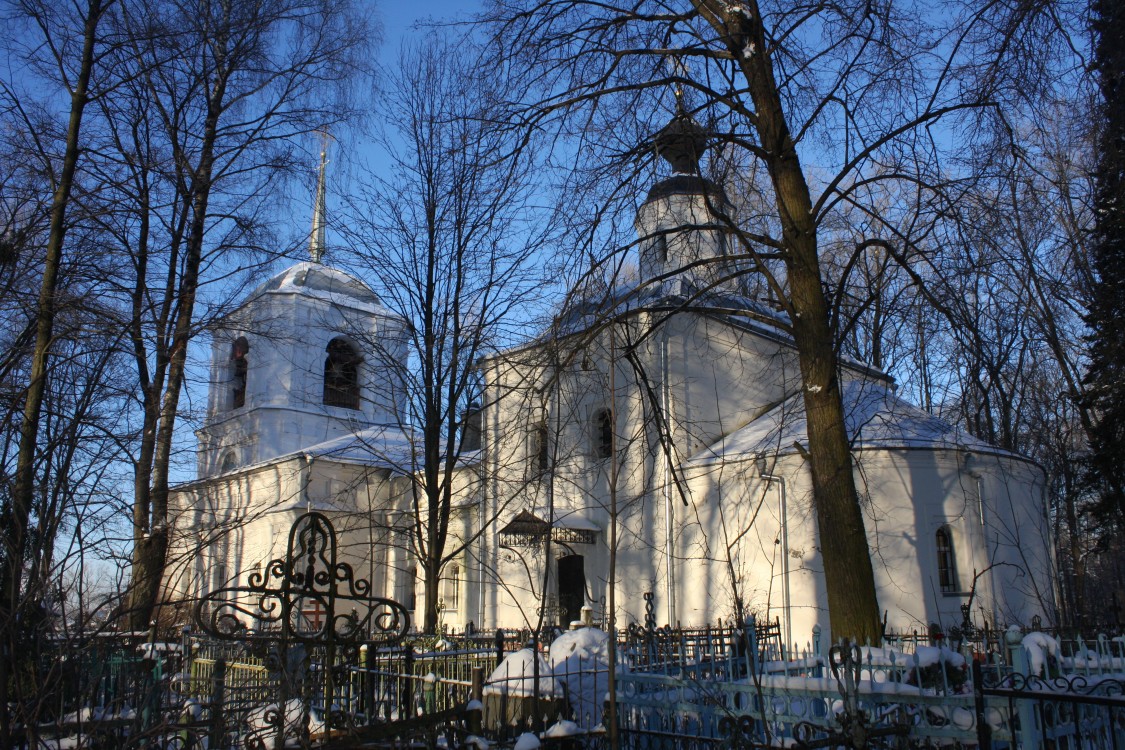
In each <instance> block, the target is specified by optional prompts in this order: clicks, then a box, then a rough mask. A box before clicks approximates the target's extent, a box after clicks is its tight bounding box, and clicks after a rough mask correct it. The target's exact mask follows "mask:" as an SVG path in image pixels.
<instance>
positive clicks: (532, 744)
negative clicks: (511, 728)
mask: <svg viewBox="0 0 1125 750" xmlns="http://www.w3.org/2000/svg"><path fill="white" fill-rule="evenodd" d="M512 750H539V738H538V737H536V736H535V735H534V734H532V733H531V732H524V733H523V734H521V735H520V736H519V739H517V740H516V746H515V747H514V748H512Z"/></svg>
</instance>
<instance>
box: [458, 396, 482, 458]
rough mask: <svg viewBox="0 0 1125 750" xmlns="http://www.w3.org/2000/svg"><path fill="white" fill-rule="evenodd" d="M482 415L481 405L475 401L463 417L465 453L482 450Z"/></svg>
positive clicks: (462, 435)
mask: <svg viewBox="0 0 1125 750" xmlns="http://www.w3.org/2000/svg"><path fill="white" fill-rule="evenodd" d="M482 416H483V415H482V414H481V409H480V404H478V403H477V402H476V401H473V402H471V403H470V404H469V408H467V409H466V410H465V413H464V415H462V417H461V430H462V434H461V450H463V451H478V450H480V445H481V443H480V438H481V435H480V433H481V417H482Z"/></svg>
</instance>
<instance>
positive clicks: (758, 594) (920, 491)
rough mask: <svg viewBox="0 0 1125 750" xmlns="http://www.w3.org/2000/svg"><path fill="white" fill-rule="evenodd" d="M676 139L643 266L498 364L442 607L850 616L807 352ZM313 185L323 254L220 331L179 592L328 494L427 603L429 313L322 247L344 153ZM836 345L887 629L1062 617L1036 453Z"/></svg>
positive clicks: (177, 501)
mask: <svg viewBox="0 0 1125 750" xmlns="http://www.w3.org/2000/svg"><path fill="white" fill-rule="evenodd" d="M669 160H670V161H672V162H673V164H674V166H678V167H679V170H678V171H677V173H675V174H673V176H671V177H669V178H667V179H664V180H662V181H659V182H657V183H656V184H655V185H653V186H652V187H651V189H650V190H649V192H648V195H647V197H646V198H645V200H644V201H643V202H642V203H641V205H640V208H639V209H638V211H637V215H636V221H635V227H636V231H637V238H638V239H637V242H636V250H635V251H633V252H635V253H637V257H636V258H635V261H636V263H637V265H638V266H639V269H640V273H639V278H640V279H641V280H642V281H640V282H631V283H629V284H623V285H619V286H617V287H615V288H613V289H610V290H609V291H607V292H605V293H604V294H603V295H602V296H600V298H599V299H597V300H593V299H591V300H588V303H587V304H586V306H585V307H583V305H581V304H579V305H576V306H572V307H571V308H570V311H569V313H567V315H566V316H565V317H564V318H563V319H561V320H558V321H556V325H555V326H553V327H552V330H550V331H548V332H544V334H543V335H542V336H540V337H539V338H537V339H535V340H533V341H530V342H528V343H527V344H525V345H524V346H522V347H517V348H515V349H512V350H508V351H504V352H500V353H498V354H495V355H493V356H491V357H488V358H486V359H485V360H483V361H481V362H480V363H479V368H480V376H481V381H482V383H483V386H482V392H481V393H480V398H479V403H480V404H481V406H480V408H479V411H478V412H476V413H474V414H472V415H471V419H469V420H468V421H469V422H471V424H472V427H473V435H472V438H471V439H472V440H473V441H474V444H473V445H471V446H469V447H470V448H472V449H473V450H469V451H466V452H464V455H463V456H462V459H461V463H462V466H461V468H460V470H459V477H458V482H459V483H458V487H457V493H456V502H455V504H454V508H453V511H452V512H453V518H452V520H451V536H452V539H451V540H450V545H453V546H455V547H458V548H463V549H462V551H461V552H460V553H459V554H458V555H457V556H456V558H455V559H454V560H452V561H450V562H449V563H448V564H447V565H446V566H445V568H444V571H443V579H442V582H441V591H440V592H439V595H440V599H441V624H442V625H443V626H446V627H449V628H453V629H461V628H465V627H469V626H472V627H475V628H478V629H487V628H495V627H528V626H535V625H536V624H537V623H538V622H539V621H540V618H542V620H543V623H544V624H547V625H554V624H562V625H565V624H567V623H568V622H570V621H572V620H574V619H578V618H579V616H580V614H581V610H582V608H583V607H586V606H588V607H591V608H592V609H593V610H594V611H595V613H598V614H601V615H604V613H605V608H606V607H607V606H608V604H607V603H608V602H609V601H611V599H612V600H613V601H614V602H615V603H616V615H617V623H618V624H619V626H624V625H627V624H629V623H631V622H643V620H644V617H645V603H646V602H645V598H644V596H643V595H644V594H645V593H646V592H651V601H652V604H653V605H654V607H655V616H656V619H657V623H658V624H661V625H663V624H669V623H671V624H674V623H680V624H683V625H699V624H704V623H713V622H715V621H716V620H718V619H719V618H722V619H724V620H728V619H729V618H731V617H732V616H734V615H735V613H736V611H737V610H738V608H739V606H741V607H742V609H743V611H744V612H747V613H753V614H754V615H755V616H756V617H757V618H758V620H759V621H762V620H768V621H771V622H773V621H777V622H779V623H780V626H781V632H782V636H783V638H784V639H785V640H786V642H788V643H791V644H793V643H795V644H804V643H806V642H807V641H808V640H809V639H810V637H811V633H812V630H813V627H814V626H819V627H820V628H821V629H822V632H823V633H824V634H825V637H828V635H829V618H828V612H827V607H826V604H825V602H826V595H825V591H824V575H823V563H822V559H821V555H820V551H819V543H818V538H817V536H818V535H817V525H816V521H815V518H814V516H813V511H812V508H811V498H812V492H811V487H810V475H809V471H808V468H807V467H806V466H805V463H804V458H803V456H802V453H803V447H804V446H805V445H806V444H807V436H806V432H805V421H804V414H803V403H802V396H801V382H800V376H799V369H798V366H797V354H796V350H795V348H794V345H793V342H792V340H791V338H790V336H789V334H788V333H787V332H786V325H785V323H786V321H785V319H784V316H783V315H781V314H780V313H778V312H776V311H775V310H774V309H772V308H771V307H769V306H766V305H763V304H761V303H759V302H756V301H753V300H752V299H750V298H748V297H747V296H745V295H744V294H743V293H742V292H741V289H742V288H743V287H742V284H741V282H740V280H739V277H740V274H739V273H738V272H737V271H738V269H737V268H736V267H735V266H734V264H733V262H729V261H727V260H726V256H727V252H728V249H727V248H728V240H729V233H728V227H729V221H728V220H725V219H724V218H723V217H725V216H729V215H730V212H731V211H732V210H733V209H732V207H731V205H730V204H729V202H728V201H727V198H726V196H725V195H724V192H723V189H722V188H721V187H720V186H719V185H717V184H715V183H713V182H710V181H708V180H706V179H704V178H701V177H699V176H696V175H694V174H690V173H682V172H691V171H696V170H689V169H683V164H682V159H680V160H679V161H680V162H681V163H679V164H677V160H676V159H674V158H670V159H669ZM691 161H692V162H694V159H692V160H691ZM317 206H318V208H317V210H316V211H315V214H316V216H317V218H316V219H314V232H313V240H312V243H311V245H312V251H313V253H312V255H313V259H312V260H311V261H310V262H305V263H299V264H297V265H294V266H292V267H290V268H287V269H285V270H284V271H282V272H281V273H279V274H277V275H276V276H274V277H273V278H271V279H269V280H267V281H265V282H264V283H263V284H261V285H260V286H259V287H258V288H257V289H256V290H254V291H253V292H252V293H251V294H250V295H249V296H248V297H247V298H246V299H245V300H244V301H243V302H242V303H241V305H240V306H239V307H238V308H237V309H235V310H234V311H233V312H232V313H231V314H230V315H229V316H227V318H226V319H225V321H224V322H223V325H222V326H220V328H219V329H218V330H216V331H215V333H214V336H213V343H212V364H211V388H210V395H209V399H208V407H207V416H206V421H205V423H204V425H203V426H202V428H201V429H200V430H199V431H198V432H197V437H198V441H199V442H198V478H197V479H195V480H194V481H191V482H188V483H185V484H183V485H180V486H178V487H176V488H174V495H173V507H174V508H176V511H175V512H176V518H175V532H174V540H175V541H174V549H173V552H172V555H171V563H170V568H169V573H168V582H167V587H166V588H167V597H168V599H169V600H172V601H175V600H180V601H191V600H197V599H198V598H199V597H202V596H205V595H206V594H208V593H209V592H211V591H214V590H217V589H219V588H223V587H224V586H229V585H231V584H232V583H237V582H239V581H240V580H242V579H245V578H246V577H247V576H249V575H250V574H252V573H253V572H255V571H260V570H261V569H262V566H263V565H265V564H266V563H267V562H268V561H269V560H270V559H273V558H277V557H283V556H284V552H285V545H286V541H287V534H288V530H289V527H290V525H291V524H292V522H293V521H294V519H295V518H296V517H297V516H298V515H299V514H301V513H303V512H305V511H306V510H308V509H314V510H319V511H321V512H323V513H325V514H326V515H328V516H329V517H330V518H331V519H332V521H333V523H334V524H335V526H336V528H337V530H338V532H339V534H340V539H341V545H342V549H343V550H344V552H343V553H342V554H343V555H344V561H346V562H349V563H350V564H351V565H352V567H353V568H354V569H355V572H356V575H357V576H360V577H363V578H367V579H368V580H370V582H371V584H372V587H373V593H375V594H376V595H379V596H385V597H389V598H393V599H395V600H397V601H399V602H401V603H403V604H405V606H406V607H407V609H415V610H416V612H417V615H418V617H417V620H418V621H420V619H421V617H420V616H421V607H422V606H423V605H422V601H423V592H422V583H421V579H420V577H419V572H418V571H419V568H418V565H417V564H416V562H415V561H414V559H413V553H412V552H411V546H410V544H409V539H410V537H409V533H410V532H409V529H410V526H411V523H412V521H411V519H412V516H411V513H410V506H409V501H408V498H409V497H410V492H409V487H410V483H411V482H412V481H414V477H413V473H414V468H415V467H416V466H417V465H418V463H419V460H420V459H418V458H417V457H416V456H415V455H414V454H413V451H414V450H415V446H414V440H413V435H412V431H411V429H410V426H409V425H407V424H406V423H405V418H404V409H403V408H402V401H401V400H402V392H401V391H402V389H401V387H400V383H399V382H398V380H399V378H398V376H397V375H396V369H395V368H392V367H387V366H385V364H384V363H386V362H387V361H388V357H389V358H390V359H391V360H393V361H399V362H404V361H407V359H408V357H409V352H408V348H407V334H408V332H409V328H408V326H409V323H408V322H407V321H406V320H404V319H403V318H402V317H400V316H398V315H396V314H395V313H394V312H392V311H391V310H389V309H387V308H386V307H385V306H384V305H383V304H382V303H381V301H380V299H379V298H378V296H377V295H376V294H375V293H374V292H373V291H372V290H371V289H370V288H369V287H368V286H367V285H366V284H364V283H363V282H362V281H361V280H359V279H357V278H355V277H353V276H350V275H348V274H347V273H344V272H342V271H340V270H337V269H334V268H331V267H330V266H328V265H326V264H324V263H322V262H321V258H320V252H321V249H322V248H323V246H324V239H323V226H322V225H321V224H320V218H319V217H320V216H321V215H322V209H323V166H322V174H321V185H320V186H319V189H318V200H317ZM376 348H377V349H378V350H379V351H378V355H376V354H375V352H374V351H373V349H376ZM842 368H843V369H842V373H841V380H842V391H843V396H844V402H845V403H844V406H845V412H846V413H847V415H848V418H847V428H848V430H849V434H850V435H851V438H852V447H853V455H854V462H855V479H856V484H857V486H858V488H859V491H860V494H861V497H862V502H863V510H864V520H865V525H866V533H867V537H868V545H869V548H870V550H871V554H872V562H873V566H874V570H875V576H876V583H877V591H878V597H879V606H880V609H881V610H884V611H885V612H886V617H887V627H888V629H889V630H893V631H910V630H925V629H926V628H927V627H928V626H929V625H930V624H932V623H936V624H938V625H940V626H942V627H944V628H948V627H950V626H952V625H955V624H959V623H960V622H961V620H962V612H961V605H963V604H966V603H969V604H971V615H972V618H973V620H974V621H975V623H976V624H977V625H978V626H979V625H982V624H984V623H985V622H987V623H988V624H990V625H992V626H994V627H996V626H1003V625H1005V624H1026V623H1029V622H1030V620H1031V618H1032V617H1033V616H1035V615H1039V616H1041V617H1042V618H1043V619H1044V620H1045V621H1047V622H1050V621H1053V620H1054V604H1053V602H1054V592H1053V589H1052V586H1053V582H1054V573H1053V565H1052V560H1051V551H1050V550H1051V546H1050V539H1049V528H1048V522H1047V517H1046V511H1045V486H1044V475H1043V471H1042V469H1041V468H1040V467H1039V466H1038V465H1036V464H1035V463H1033V462H1031V461H1030V460H1028V459H1026V458H1024V457H1021V456H1019V455H1014V454H1012V453H1009V452H1005V451H1002V450H999V449H997V448H994V447H992V446H990V445H988V444H986V443H983V442H981V441H979V440H976V439H974V438H972V437H970V436H969V435H967V434H965V433H964V432H962V431H960V430H958V429H955V428H954V427H952V426H950V425H949V424H947V423H945V422H943V421H942V420H940V419H938V418H936V417H934V416H932V415H930V414H928V413H926V412H924V411H922V410H921V409H919V408H917V407H915V406H912V405H911V404H909V403H907V402H905V401H903V400H902V399H901V398H899V397H898V396H896V394H895V387H894V383H893V381H892V379H891V378H890V377H889V376H887V375H886V374H884V373H882V372H880V371H878V370H876V369H874V368H872V367H869V366H866V365H864V364H862V363H859V362H854V361H846V362H844V363H843V365H842ZM478 435H479V446H477V445H476V444H475V442H476V441H477V439H478ZM614 529H616V537H615V538H614V537H613V531H614ZM611 554H612V555H614V556H615V558H616V562H615V565H614V566H613V568H614V569H613V571H612V573H613V575H612V576H611V566H610V558H611ZM611 580H612V581H614V583H615V586H616V589H615V596H613V597H611V596H610V591H609V588H610V584H611Z"/></svg>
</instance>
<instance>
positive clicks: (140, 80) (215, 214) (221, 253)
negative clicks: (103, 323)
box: [103, 0, 369, 628]
mask: <svg viewBox="0 0 1125 750" xmlns="http://www.w3.org/2000/svg"><path fill="white" fill-rule="evenodd" d="M126 21H127V23H128V24H129V27H130V29H132V30H133V31H134V33H133V34H132V35H131V36H132V38H133V39H135V40H136V43H135V47H134V48H133V49H132V50H130V51H131V53H132V54H133V55H134V59H135V60H136V63H135V66H134V67H132V68H131V69H130V71H129V76H128V77H126V78H125V80H124V81H123V85H122V91H121V96H120V97H119V98H117V99H115V100H114V101H112V102H110V103H109V104H108V105H107V107H106V108H105V109H104V110H103V115H104V117H105V119H106V121H107V122H108V123H109V131H110V134H109V137H108V140H109V143H108V144H107V148H108V149H109V150H110V151H111V153H112V154H114V155H113V156H112V159H114V161H115V163H111V164H107V165H106V169H107V170H112V171H113V172H114V173H115V175H116V176H117V180H116V181H115V184H116V185H118V186H119V196H118V199H119V200H120V202H121V203H120V205H121V206H122V210H123V212H124V217H123V218H120V219H118V220H116V221H115V222H113V223H112V225H109V226H107V229H108V230H110V231H111V232H113V233H114V234H115V235H116V236H115V238H114V239H115V240H116V242H117V243H119V244H118V247H120V248H121V252H122V255H123V262H122V264H121V269H122V270H123V271H124V273H125V277H124V278H122V279H120V280H119V281H118V282H117V284H116V285H115V286H116V288H117V290H118V291H119V294H120V298H121V302H122V306H121V308H120V315H121V322H122V323H123V324H124V325H125V327H126V329H127V330H128V331H129V337H130V340H131V347H132V351H133V357H134V361H135V364H136V372H137V379H138V382H137V385H138V397H137V401H138V406H139V408H140V410H141V413H142V420H143V424H142V427H141V430H140V434H139V438H138V442H137V444H136V446H135V452H134V453H133V454H132V455H131V460H132V462H133V465H134V498H133V508H132V514H133V523H132V527H133V533H132V537H133V565H132V581H131V588H130V597H129V602H128V605H127V606H128V609H127V613H128V620H129V622H130V624H131V626H132V627H134V628H144V627H147V625H148V622H149V619H150V616H151V612H152V608H153V606H154V604H155V601H156V596H157V593H158V590H159V586H160V582H161V578H162V575H163V569H164V562H165V555H166V553H167V547H168V523H169V519H168V482H169V468H170V465H171V462H172V459H173V448H174V440H173V438H174V434H175V425H176V420H177V415H178V410H179V405H180V397H181V392H182V390H183V387H184V381H185V377H186V371H187V361H188V360H187V350H188V345H189V343H190V341H191V339H192V337H193V336H194V334H195V333H196V332H197V331H198V330H199V329H200V326H201V322H200V320H199V313H198V310H197V301H198V300H199V298H200V293H201V290H203V288H204V287H203V285H204V284H205V282H206V281H207V280H208V275H211V278H214V279H221V278H222V277H223V276H224V275H226V274H230V273H231V272H232V271H233V270H234V269H235V268H236V263H235V259H236V257H237V256H238V255H240V254H243V253H247V252H249V253H251V254H252V252H253V250H254V249H255V247H256V242H255V239H256V238H257V237H259V236H260V235H261V226H262V220H261V219H260V218H259V216H258V212H259V211H261V210H262V207H263V205H264V204H263V201H264V200H266V199H268V198H270V197H271V195H276V193H275V192H272V191H274V190H276V188H277V185H278V181H277V177H278V176H284V175H286V174H288V173H290V170H292V169H293V168H294V167H295V162H294V159H293V158H292V151H293V150H294V148H296V147H297V145H298V141H297V137H298V136H301V135H303V134H307V133H309V132H311V131H313V130H315V129H318V128H322V127H325V126H328V125H331V124H333V123H336V122H342V121H345V120H348V119H349V118H351V117H352V116H354V115H355V114H356V110H355V109H354V107H352V106H349V104H348V103H347V102H348V97H349V95H350V94H349V86H350V85H351V84H353V83H355V82H357V80H358V76H359V74H361V73H362V70H363V60H364V51H365V49H366V44H367V42H368V39H369V38H368V28H367V27H366V24H364V23H363V22H362V21H360V20H359V18H358V16H357V11H356V9H355V8H354V7H353V6H352V5H351V4H349V3H342V4H339V3H338V4H331V5H324V4H319V3H311V2H305V1H304V0H276V1H272V2H267V3H245V2H233V3H213V2H208V1H207V0H204V1H203V2H200V3H189V4H186V5H183V4H175V3H157V4H133V5H130V6H129V8H128V13H127V14H126ZM142 30H148V31H149V34H148V36H147V37H145V36H141V34H140V32H141V31H142ZM154 32H155V33H154ZM146 39H151V41H145V40H146Z"/></svg>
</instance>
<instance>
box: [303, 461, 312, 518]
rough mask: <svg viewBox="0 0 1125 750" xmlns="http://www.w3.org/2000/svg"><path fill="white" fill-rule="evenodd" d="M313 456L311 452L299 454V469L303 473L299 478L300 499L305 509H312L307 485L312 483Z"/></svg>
mask: <svg viewBox="0 0 1125 750" xmlns="http://www.w3.org/2000/svg"><path fill="white" fill-rule="evenodd" d="M313 460H314V459H313V456H312V454H311V453H302V454H301V463H302V464H303V465H302V466H301V471H302V473H303V474H304V475H305V476H304V479H302V480H301V498H300V499H301V500H302V501H303V502H304V503H305V510H306V511H312V498H310V497H309V485H310V484H312V465H313Z"/></svg>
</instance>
